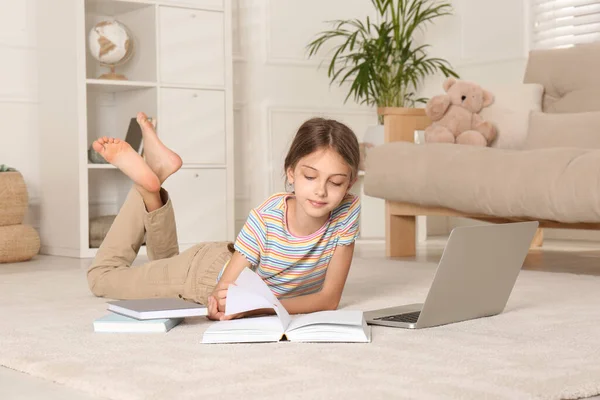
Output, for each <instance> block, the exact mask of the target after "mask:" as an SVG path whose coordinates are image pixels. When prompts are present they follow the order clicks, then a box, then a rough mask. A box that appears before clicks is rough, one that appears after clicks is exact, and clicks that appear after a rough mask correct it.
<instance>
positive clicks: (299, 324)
mask: <svg viewBox="0 0 600 400" xmlns="http://www.w3.org/2000/svg"><path fill="white" fill-rule="evenodd" d="M264 308H271V309H273V310H275V313H276V315H273V316H265V317H254V318H242V319H235V320H229V321H219V322H216V323H214V324H212V325H211V326H210V327H209V328H208V329H207V330H206V331H205V332H204V336H203V337H202V343H244V342H278V341H280V340H289V341H291V342H363V343H366V342H370V341H371V327H370V326H368V325H367V324H366V322H365V319H364V317H363V312H362V311H353V310H336V311H319V312H314V313H310V314H302V315H297V316H294V317H292V316H290V314H289V313H288V312H287V310H286V309H285V308H284V307H283V305H282V304H281V302H280V301H279V300H278V299H277V297H275V295H274V294H273V293H272V292H271V290H270V289H269V287H268V286H267V285H266V283H264V282H263V280H262V279H261V278H260V277H259V276H258V275H256V274H255V273H254V272H252V271H251V270H249V269H248V268H246V269H244V270H243V271H242V273H241V274H240V276H239V277H238V279H237V280H236V281H235V285H229V288H228V290H227V303H226V305H225V314H226V315H231V314H237V313H240V312H245V311H251V310H258V309H264Z"/></svg>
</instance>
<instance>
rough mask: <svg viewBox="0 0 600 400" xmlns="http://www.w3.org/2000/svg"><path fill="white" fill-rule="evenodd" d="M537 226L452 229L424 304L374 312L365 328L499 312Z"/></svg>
mask: <svg viewBox="0 0 600 400" xmlns="http://www.w3.org/2000/svg"><path fill="white" fill-rule="evenodd" d="M537 227H538V222H537V221H533V222H515V223H508V224H497V225H484V226H468V227H459V228H455V229H453V230H452V232H451V233H450V237H449V238H448V242H447V244H446V248H445V249H444V252H443V254H442V258H441V260H440V263H439V265H438V268H437V271H436V273H435V276H434V278H433V283H432V284H431V288H430V289H429V293H428V294H427V298H426V299H425V303H421V304H409V305H405V306H400V307H391V308H385V309H381V310H373V311H368V312H366V313H365V319H366V320H367V323H368V324H372V325H384V326H393V327H398V328H410V329H418V328H428V327H431V326H437V325H444V324H449V323H453V322H459V321H465V320H469V319H474V318H480V317H488V316H490V315H496V314H499V313H501V312H502V310H504V307H505V306H506V302H507V301H508V297H509V296H510V293H511V291H512V289H513V286H514V285H515V282H516V280H517V276H518V275H519V271H520V270H521V267H522V266H523V262H524V261H525V257H526V256H527V252H528V250H529V247H530V245H531V241H532V240H533V236H534V234H535V231H536V229H537Z"/></svg>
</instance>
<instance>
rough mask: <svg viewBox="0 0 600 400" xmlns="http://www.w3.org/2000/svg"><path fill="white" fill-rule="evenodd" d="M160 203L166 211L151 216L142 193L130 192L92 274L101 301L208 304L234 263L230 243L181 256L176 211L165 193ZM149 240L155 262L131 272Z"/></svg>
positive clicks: (200, 246)
mask: <svg viewBox="0 0 600 400" xmlns="http://www.w3.org/2000/svg"><path fill="white" fill-rule="evenodd" d="M161 197H162V198H163V202H164V204H165V205H164V206H163V207H161V208H160V209H158V210H155V211H152V212H150V213H148V212H147V211H146V207H145V205H144V202H143V200H142V196H141V195H140V194H139V193H138V191H137V190H135V188H134V189H132V190H131V191H130V192H129V195H128V196H127V200H125V204H123V207H121V210H120V211H119V214H118V215H117V218H116V219H115V221H114V223H113V225H112V226H111V228H110V230H109V232H108V234H107V235H106V238H105V239H104V241H103V242H102V245H101V246H100V248H99V249H98V253H97V254H96V258H95V259H94V261H93V263H92V265H91V267H90V269H89V270H88V273H87V277H88V284H89V286H90V289H91V291H92V293H94V294H95V295H96V296H101V297H109V298H113V299H139V298H150V297H182V298H184V299H188V300H193V301H195V302H198V303H201V304H207V298H208V296H209V295H210V294H211V293H212V291H213V289H214V287H215V286H216V280H217V276H218V275H219V272H220V271H221V269H222V268H223V265H224V264H225V263H226V262H227V261H228V260H229V259H230V258H231V252H230V251H229V249H228V244H229V242H210V243H201V244H198V245H195V246H193V247H192V248H190V249H188V250H186V251H184V252H183V253H181V254H179V246H178V244H177V232H176V229H175V216H174V213H173V205H172V203H171V200H170V199H169V198H168V195H167V193H166V192H165V191H164V190H163V191H161ZM144 234H145V235H146V247H147V253H148V258H149V259H150V262H148V263H146V264H143V265H141V266H135V267H132V266H131V264H132V263H133V261H134V260H135V258H136V256H137V253H138V250H139V249H140V246H141V245H142V243H143V242H144Z"/></svg>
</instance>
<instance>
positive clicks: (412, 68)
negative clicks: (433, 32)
mask: <svg viewBox="0 0 600 400" xmlns="http://www.w3.org/2000/svg"><path fill="white" fill-rule="evenodd" d="M371 3H372V4H373V6H374V7H375V9H376V15H377V16H376V19H375V20H372V19H371V18H369V17H366V19H365V20H364V21H361V20H359V19H350V20H336V21H331V23H332V25H333V26H332V28H331V29H330V30H326V31H323V32H321V33H319V34H318V35H317V37H316V38H315V39H314V40H313V41H312V42H311V43H310V44H309V45H308V46H307V49H308V53H309V57H312V56H314V55H316V54H317V53H318V52H319V51H320V50H321V49H322V47H323V45H324V44H325V43H329V44H330V45H333V48H332V49H331V50H330V51H331V52H332V53H331V54H332V56H331V59H330V61H329V68H328V70H327V75H328V77H329V78H330V82H331V84H334V83H338V84H339V85H340V86H342V85H344V84H345V83H346V84H349V91H348V95H347V96H346V101H347V100H348V99H349V98H351V97H352V98H353V99H354V100H355V101H356V102H357V103H359V104H367V105H370V106H375V107H377V108H378V115H379V117H378V121H379V124H380V125H379V126H378V127H377V128H376V129H375V132H376V133H375V134H374V135H375V136H376V137H379V139H377V138H376V139H372V142H374V143H373V144H375V145H376V144H379V143H383V131H384V129H383V126H381V124H383V123H384V120H387V119H388V116H389V117H390V118H391V119H396V124H395V125H396V126H398V125H402V126H405V128H406V129H405V130H406V132H404V133H401V134H400V136H403V138H400V140H407V141H412V140H413V136H414V130H415V129H419V128H420V127H421V126H422V125H423V124H426V123H427V119H426V116H425V110H424V108H417V105H419V104H424V103H426V102H427V99H426V98H423V97H418V94H417V93H418V90H419V86H420V84H421V83H422V82H423V80H424V79H425V78H426V77H427V76H429V75H433V74H435V73H437V72H441V73H442V74H444V76H446V77H448V76H454V77H458V75H457V74H456V72H454V71H453V70H452V69H451V65H450V63H449V62H447V61H446V60H443V59H441V58H435V57H429V56H428V54H427V48H428V47H429V45H427V44H418V43H417V42H416V40H415V34H416V33H417V32H418V31H419V30H423V29H424V28H425V26H426V25H427V24H428V23H431V22H432V21H433V20H435V19H436V18H439V17H442V16H446V15H451V14H452V6H451V5H450V3H448V2H445V1H438V0H371ZM398 119H402V123H401V124H398V121H397V120H398ZM386 125H387V124H386ZM411 129H412V131H411ZM420 129H424V127H422V128H420ZM388 130H389V129H387V130H386V131H388ZM372 132H373V131H371V133H372ZM389 134H391V133H389ZM389 134H388V133H386V139H387V140H391V139H390V138H388V136H387V135H389ZM411 134H412V135H413V136H411ZM368 135H369V132H368V133H367V135H365V139H367V138H366V136H368ZM397 139H398V138H397Z"/></svg>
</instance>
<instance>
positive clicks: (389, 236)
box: [385, 210, 417, 257]
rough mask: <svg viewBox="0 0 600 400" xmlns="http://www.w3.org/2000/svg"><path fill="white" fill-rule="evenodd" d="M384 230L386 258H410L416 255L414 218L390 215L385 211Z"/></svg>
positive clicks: (411, 216)
mask: <svg viewBox="0 0 600 400" xmlns="http://www.w3.org/2000/svg"><path fill="white" fill-rule="evenodd" d="M385 228H386V232H385V255H386V256H387V257H412V256H415V255H416V254H417V243H416V237H415V233H416V217H415V216H413V215H408V216H406V215H392V214H391V213H390V212H389V210H386V218H385Z"/></svg>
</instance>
